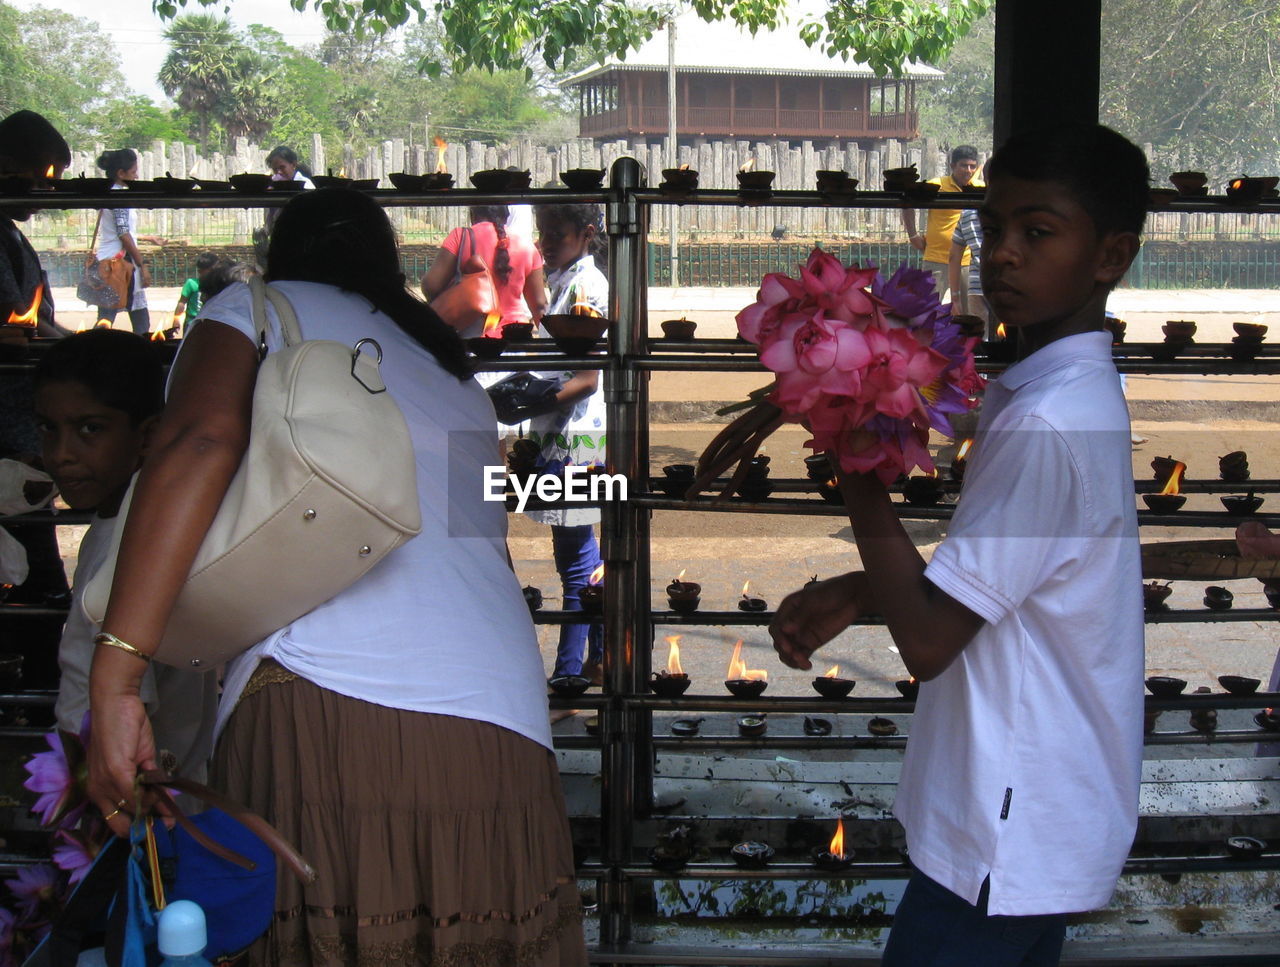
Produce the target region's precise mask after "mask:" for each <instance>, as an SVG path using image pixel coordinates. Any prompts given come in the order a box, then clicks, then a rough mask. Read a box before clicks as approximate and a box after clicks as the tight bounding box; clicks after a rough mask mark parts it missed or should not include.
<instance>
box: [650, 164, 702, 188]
mask: <svg viewBox="0 0 1280 967" xmlns="http://www.w3.org/2000/svg"><path fill="white" fill-rule="evenodd" d="M697 187H698V172H696V171H695V170H693V169H692V168H690V167H689V165H688V163H687V162H686V163H685V164H682V165H680V167H678V168H663V169H662V184H660V185H658V188H659V189H660V190H661V191H665V192H672V193H678V192H685V191H693V189H695V188H697Z"/></svg>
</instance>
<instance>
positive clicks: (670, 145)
mask: <svg viewBox="0 0 1280 967" xmlns="http://www.w3.org/2000/svg"><path fill="white" fill-rule="evenodd" d="M678 117H679V115H678V113H677V111H676V16H675V14H674V13H672V15H671V17H670V18H669V19H668V20H667V167H668V168H678V167H680V140H679V137H678V136H677V128H678V121H677V118H678ZM667 219H668V221H667V224H668V225H669V226H670V232H671V288H673V289H678V288H679V287H680V206H679V205H671V206H669V207H668V208H667Z"/></svg>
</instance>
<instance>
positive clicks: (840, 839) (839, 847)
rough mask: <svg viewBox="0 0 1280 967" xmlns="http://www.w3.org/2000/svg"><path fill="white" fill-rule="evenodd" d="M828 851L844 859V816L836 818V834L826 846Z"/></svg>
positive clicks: (837, 857)
mask: <svg viewBox="0 0 1280 967" xmlns="http://www.w3.org/2000/svg"><path fill="white" fill-rule="evenodd" d="M827 852H829V853H830V854H831V855H832V856H834V857H835V858H836V859H839V860H842V859H844V817H843V816H841V817H840V818H838V819H837V820H836V834H835V835H834V836H832V837H831V843H830V845H829V846H828V847H827Z"/></svg>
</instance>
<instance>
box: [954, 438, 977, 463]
mask: <svg viewBox="0 0 1280 967" xmlns="http://www.w3.org/2000/svg"><path fill="white" fill-rule="evenodd" d="M971 449H973V437H969V438H967V439H966V440H965V441H964V443H962V444H960V449H959V450H957V451H956V459H957V460H963V459H964V458H965V457H967V456H968V455H969V451H970V450H971Z"/></svg>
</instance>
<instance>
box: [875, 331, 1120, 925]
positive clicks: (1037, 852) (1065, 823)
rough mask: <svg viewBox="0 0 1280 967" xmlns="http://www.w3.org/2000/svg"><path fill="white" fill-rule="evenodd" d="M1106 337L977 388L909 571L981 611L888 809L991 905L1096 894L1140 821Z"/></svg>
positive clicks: (1057, 905)
mask: <svg viewBox="0 0 1280 967" xmlns="http://www.w3.org/2000/svg"><path fill="white" fill-rule="evenodd" d="M1130 453H1131V451H1130V444H1129V416H1128V410H1127V409H1126V407H1125V402H1124V397H1123V395H1122V394H1121V392H1120V384H1119V380H1118V379H1117V376H1116V371H1115V366H1114V364H1113V363H1112V360H1111V337H1110V336H1109V335H1108V334H1106V333H1101V332H1097V333H1094V332H1091V333H1084V334H1081V335H1076V336H1070V337H1068V338H1065V339H1061V340H1058V341H1056V342H1054V343H1051V344H1050V345H1049V346H1046V347H1045V348H1044V349H1041V350H1040V351H1039V352H1036V353H1034V354H1033V355H1031V356H1030V357H1028V358H1027V359H1025V360H1023V361H1021V362H1019V363H1018V364H1016V365H1015V366H1012V367H1010V368H1009V369H1008V370H1007V371H1006V372H1005V373H1004V374H1003V375H1002V376H1001V377H1000V378H999V380H998V381H996V382H994V383H992V384H991V385H990V386H988V388H987V392H986V398H985V400H984V402H983V408H982V417H981V421H980V423H979V427H978V431H977V436H976V443H975V444H974V448H973V452H972V455H971V456H970V458H969V464H968V468H967V470H966V472H965V479H964V488H963V490H962V492H961V497H960V503H959V506H958V507H957V509H956V513H955V517H954V519H953V520H952V524H951V529H950V532H949V534H948V536H947V539H946V540H944V541H943V542H942V544H941V545H940V546H939V547H938V549H937V551H936V552H935V553H934V556H933V559H932V561H931V563H930V564H929V566H928V568H927V569H926V571H925V575H926V577H928V579H929V580H930V581H932V582H933V583H934V584H935V585H937V586H938V587H939V588H941V589H942V590H943V591H945V592H946V593H947V594H948V595H950V596H951V597H953V598H955V599H956V600H957V601H959V602H960V603H962V604H964V605H965V606H966V607H968V608H969V609H971V610H972V611H974V612H975V613H977V614H978V615H980V616H981V617H982V618H984V619H985V620H986V621H987V624H985V625H984V626H983V627H982V629H981V630H980V631H979V632H978V634H977V635H976V636H975V637H974V639H973V641H972V642H970V644H969V645H968V647H967V648H965V650H964V651H963V652H961V654H960V656H959V657H958V658H957V659H956V660H955V662H954V663H953V664H952V665H951V666H950V667H949V668H948V669H947V670H946V671H945V672H943V673H942V674H941V675H939V676H938V677H937V678H936V679H934V680H932V681H929V682H926V683H924V685H923V687H922V688H921V692H920V703H919V705H918V706H917V712H916V716H915V721H914V723H913V727H912V732H911V740H910V742H909V743H908V746H907V752H906V759H905V761H904V763H903V769H902V778H901V781H900V783H899V787H898V797H897V802H896V804H895V807H894V811H895V813H896V815H897V816H898V818H899V819H900V820H901V821H902V824H903V826H904V827H905V828H906V831H907V843H908V846H909V848H910V850H911V860H912V862H913V863H914V864H915V865H916V866H917V867H918V868H919V869H920V870H921V871H922V872H924V873H925V874H926V875H928V876H930V877H931V878H933V879H934V880H936V881H937V882H939V883H941V884H942V885H943V886H945V887H946V888H947V889H949V890H951V891H952V892H954V893H956V894H958V895H959V896H961V897H963V898H964V899H966V900H968V901H969V902H970V903H974V902H976V900H977V898H978V893H979V891H980V889H981V887H982V882H983V880H984V879H985V878H986V877H987V876H988V875H989V876H990V878H991V893H990V900H989V906H988V909H989V911H990V913H991V914H993V915H1032V914H1048V913H1069V912H1073V911H1080V910H1088V909H1093V908H1096V907H1100V906H1103V905H1105V904H1106V903H1107V901H1108V900H1109V898H1110V896H1111V893H1112V890H1113V889H1114V887H1115V882H1116V879H1117V878H1118V876H1119V875H1120V872H1121V868H1122V866H1123V863H1124V860H1125V857H1126V856H1127V855H1128V851H1129V847H1130V846H1131V844H1132V841H1133V836H1134V831H1135V829H1136V826H1137V807H1138V787H1139V782H1140V779H1141V771H1142V710H1143V699H1142V687H1143V686H1142V679H1143V625H1142V592H1141V587H1142V571H1141V564H1140V558H1139V545H1138V530H1137V514H1136V510H1135V501H1134V495H1133V471H1132V465H1131V455H1130Z"/></svg>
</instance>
